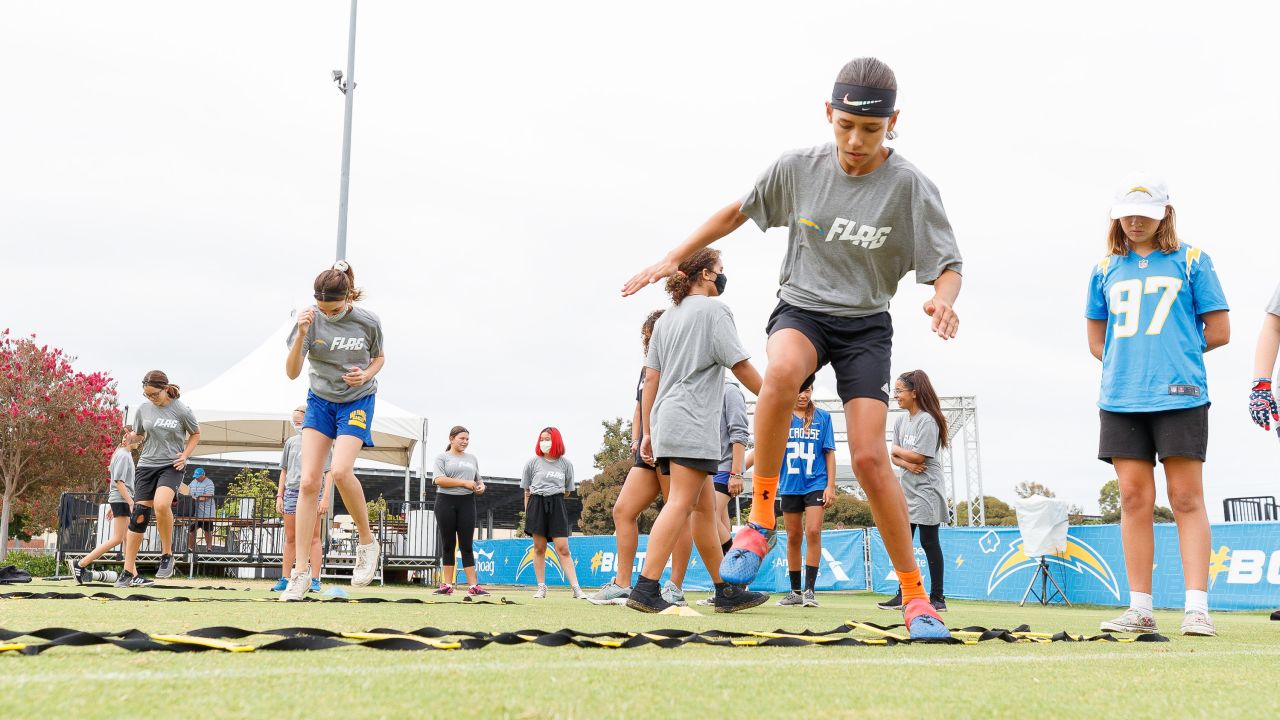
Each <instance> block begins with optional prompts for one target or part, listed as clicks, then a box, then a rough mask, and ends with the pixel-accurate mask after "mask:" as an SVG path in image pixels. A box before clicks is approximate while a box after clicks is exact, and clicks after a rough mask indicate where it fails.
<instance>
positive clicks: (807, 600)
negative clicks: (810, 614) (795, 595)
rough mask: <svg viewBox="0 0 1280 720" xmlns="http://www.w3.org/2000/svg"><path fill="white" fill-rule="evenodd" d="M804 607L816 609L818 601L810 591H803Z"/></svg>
mask: <svg viewBox="0 0 1280 720" xmlns="http://www.w3.org/2000/svg"><path fill="white" fill-rule="evenodd" d="M804 606H805V607H818V599H817V598H816V597H814V596H813V590H811V589H810V590H805V591H804Z"/></svg>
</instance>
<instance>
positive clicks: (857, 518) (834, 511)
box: [822, 492, 875, 529]
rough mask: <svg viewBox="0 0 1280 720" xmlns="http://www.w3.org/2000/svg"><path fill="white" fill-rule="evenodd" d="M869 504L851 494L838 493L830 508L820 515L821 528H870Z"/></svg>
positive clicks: (871, 523) (873, 522)
mask: <svg viewBox="0 0 1280 720" xmlns="http://www.w3.org/2000/svg"><path fill="white" fill-rule="evenodd" d="M872 525H875V520H874V519H872V517H871V503H869V502H867V501H866V500H864V499H862V498H859V497H858V496H857V495H855V494H852V493H844V492H841V493H838V494H837V495H836V499H835V502H833V503H832V504H831V507H829V508H827V509H826V511H825V512H823V513H822V526H823V527H824V528H828V529H844V528H855V527H871V526H872Z"/></svg>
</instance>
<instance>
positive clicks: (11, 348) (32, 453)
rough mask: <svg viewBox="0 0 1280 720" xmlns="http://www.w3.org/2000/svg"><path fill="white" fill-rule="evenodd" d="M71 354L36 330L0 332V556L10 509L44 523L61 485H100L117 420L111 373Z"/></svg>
mask: <svg viewBox="0 0 1280 720" xmlns="http://www.w3.org/2000/svg"><path fill="white" fill-rule="evenodd" d="M74 361H75V358H74V357H71V356H70V355H67V354H65V353H63V351H62V350H60V349H57V348H50V347H49V346H48V345H38V344H36V340H35V335H31V336H29V337H24V338H15V337H13V336H11V335H10V333H9V331H8V330H7V329H6V330H4V331H3V332H0V560H3V559H4V558H5V555H6V548H7V546H8V540H9V521H10V519H11V518H12V517H13V514H14V512H15V510H17V511H21V512H22V514H23V517H24V520H25V523H26V526H27V528H28V530H29V531H35V530H40V529H44V528H50V527H53V526H54V525H55V524H56V523H57V513H58V496H59V495H60V494H61V493H63V492H79V491H84V492H90V491H95V490H101V489H103V488H105V486H106V476H107V466H108V463H109V462H110V459H111V453H112V451H113V449H114V448H115V445H116V443H117V442H118V440H119V433H120V428H121V420H122V419H121V417H120V411H119V410H118V409H117V406H116V387H115V381H113V380H112V379H111V377H110V376H108V375H107V374H106V373H90V374H85V373H81V372H77V371H75V370H74V369H72V367H71V364H72V363H73V362H74Z"/></svg>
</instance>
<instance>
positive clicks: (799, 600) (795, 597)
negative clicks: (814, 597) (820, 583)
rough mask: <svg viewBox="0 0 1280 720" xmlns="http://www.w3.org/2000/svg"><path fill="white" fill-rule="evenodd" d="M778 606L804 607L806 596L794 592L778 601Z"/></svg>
mask: <svg viewBox="0 0 1280 720" xmlns="http://www.w3.org/2000/svg"><path fill="white" fill-rule="evenodd" d="M778 604H779V605H781V606H782V607H800V606H801V605H804V596H803V595H801V594H800V593H798V592H796V591H795V590H792V591H791V592H789V593H787V594H786V595H784V596H782V599H781V600H779V601H778Z"/></svg>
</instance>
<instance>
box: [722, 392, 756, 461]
mask: <svg viewBox="0 0 1280 720" xmlns="http://www.w3.org/2000/svg"><path fill="white" fill-rule="evenodd" d="M750 440H751V433H750V432H749V431H748V430H747V399H746V397H745V396H743V394H742V388H741V387H739V386H738V383H736V382H733V381H731V380H728V379H726V380H725V381H724V404H723V405H722V406H721V408H720V468H719V470H720V472H729V471H731V470H733V444H734V443H738V444H739V445H742V446H743V447H746V445H747V443H748V442H750ZM738 469H739V470H741V469H742V468H738Z"/></svg>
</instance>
